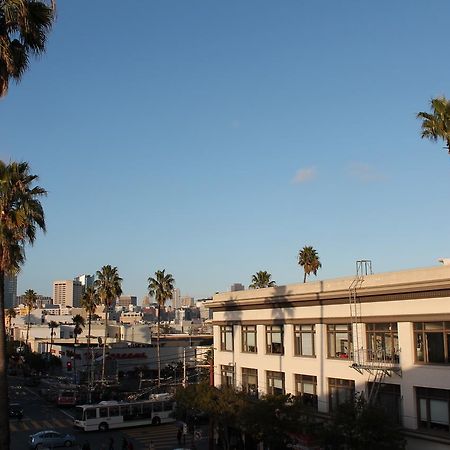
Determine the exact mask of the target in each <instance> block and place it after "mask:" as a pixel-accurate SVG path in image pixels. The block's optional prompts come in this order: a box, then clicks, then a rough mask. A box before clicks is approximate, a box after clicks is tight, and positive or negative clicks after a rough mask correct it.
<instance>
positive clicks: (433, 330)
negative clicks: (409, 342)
mask: <svg viewBox="0 0 450 450" xmlns="http://www.w3.org/2000/svg"><path fill="white" fill-rule="evenodd" d="M413 331H414V348H415V352H414V362H415V363H416V364H427V365H428V364H438V365H448V364H450V322H441V321H439V322H414V323H413Z"/></svg>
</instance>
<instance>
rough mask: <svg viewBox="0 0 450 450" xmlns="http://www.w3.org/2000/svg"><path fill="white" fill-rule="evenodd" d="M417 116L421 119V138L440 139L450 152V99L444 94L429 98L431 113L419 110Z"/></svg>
mask: <svg viewBox="0 0 450 450" xmlns="http://www.w3.org/2000/svg"><path fill="white" fill-rule="evenodd" d="M417 118H418V119H422V138H427V139H430V140H432V141H435V142H436V141H437V140H438V139H442V140H443V141H444V142H445V147H444V148H446V149H447V151H448V152H449V153H450V101H449V100H447V99H446V98H445V97H444V96H442V97H437V98H433V99H431V114H430V113H427V112H419V113H418V114H417Z"/></svg>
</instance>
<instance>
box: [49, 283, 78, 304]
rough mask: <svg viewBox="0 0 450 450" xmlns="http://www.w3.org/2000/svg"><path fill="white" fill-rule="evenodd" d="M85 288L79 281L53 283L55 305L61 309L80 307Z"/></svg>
mask: <svg viewBox="0 0 450 450" xmlns="http://www.w3.org/2000/svg"><path fill="white" fill-rule="evenodd" d="M82 295H83V286H82V285H81V282H80V281H77V280H62V281H54V282H53V304H54V305H61V307H63V308H64V307H67V306H71V307H75V308H76V307H79V306H80V300H81V296H82Z"/></svg>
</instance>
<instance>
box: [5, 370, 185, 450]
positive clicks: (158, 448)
mask: <svg viewBox="0 0 450 450" xmlns="http://www.w3.org/2000/svg"><path fill="white" fill-rule="evenodd" d="M22 381H23V380H22V379H19V378H18V377H14V378H12V379H10V390H9V395H10V401H11V403H20V405H21V406H22V407H23V409H24V417H23V419H22V420H18V419H15V418H14V419H13V418H11V419H10V430H11V450H24V449H27V448H28V437H29V435H30V434H34V433H37V432H38V431H44V430H54V431H58V432H61V433H69V434H72V435H74V436H75V437H76V439H77V444H78V445H77V446H76V447H73V448H74V449H79V448H81V446H82V445H83V444H84V443H85V442H89V444H90V448H91V450H103V449H105V450H109V449H108V447H107V445H108V443H109V440H110V438H111V437H112V438H113V439H114V449H115V450H122V441H123V439H124V438H125V439H127V440H128V441H131V442H132V444H133V449H134V450H148V448H149V444H150V441H153V443H154V445H155V450H172V449H174V448H177V447H178V441H177V427H176V425H175V424H174V423H170V424H162V425H159V426H146V427H135V428H128V429H127V428H125V429H122V430H111V431H107V432H100V431H95V432H93V431H92V432H84V431H81V430H77V429H75V428H74V427H73V421H72V416H71V414H70V413H71V410H70V409H61V408H58V407H57V406H56V405H53V404H51V403H48V402H47V401H46V400H44V399H43V398H41V397H40V396H39V395H38V392H37V388H31V387H27V386H23V384H22ZM189 444H191V440H190V438H189V439H187V438H186V447H190V445H189ZM102 445H103V446H104V447H103V446H102Z"/></svg>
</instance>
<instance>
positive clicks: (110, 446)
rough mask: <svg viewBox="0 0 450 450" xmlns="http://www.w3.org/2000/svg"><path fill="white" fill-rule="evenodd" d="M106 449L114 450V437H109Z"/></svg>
mask: <svg viewBox="0 0 450 450" xmlns="http://www.w3.org/2000/svg"><path fill="white" fill-rule="evenodd" d="M108 450H114V438H113V437H112V436H111V437H110V438H109V447H108Z"/></svg>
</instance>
